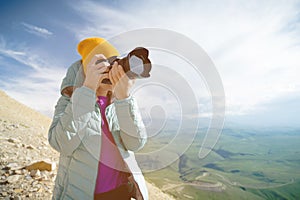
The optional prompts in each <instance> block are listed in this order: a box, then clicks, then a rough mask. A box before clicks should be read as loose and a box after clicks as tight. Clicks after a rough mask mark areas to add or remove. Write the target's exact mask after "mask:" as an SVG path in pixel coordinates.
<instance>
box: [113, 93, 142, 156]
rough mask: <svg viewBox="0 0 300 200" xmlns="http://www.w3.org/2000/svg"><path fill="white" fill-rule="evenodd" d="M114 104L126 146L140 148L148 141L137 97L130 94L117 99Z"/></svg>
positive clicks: (133, 149) (127, 147)
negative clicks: (124, 97)
mask: <svg viewBox="0 0 300 200" xmlns="http://www.w3.org/2000/svg"><path fill="white" fill-rule="evenodd" d="M114 104H115V108H116V115H117V119H118V123H119V126H120V137H121V139H122V142H123V144H124V146H125V148H126V149H127V150H130V151H138V150H140V149H141V148H143V146H144V145H145V143H146V141H147V133H146V128H145V125H144V123H143V120H142V117H141V114H140V111H139V109H138V105H137V102H136V100H135V98H134V97H132V96H130V97H128V98H126V99H123V100H115V101H114Z"/></svg>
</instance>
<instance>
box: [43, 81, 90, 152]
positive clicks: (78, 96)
mask: <svg viewBox="0 0 300 200" xmlns="http://www.w3.org/2000/svg"><path fill="white" fill-rule="evenodd" d="M93 112H95V92H94V91H92V90H91V89H89V88H87V87H84V86H82V87H80V88H77V89H76V90H75V91H74V93H73V95H72V97H71V99H70V98H69V97H66V96H61V97H60V99H59V100H58V102H57V105H56V107H55V112H54V117H53V121H52V124H51V126H50V128H49V132H48V141H49V143H50V145H51V146H52V147H53V148H54V149H55V150H57V151H58V152H60V153H62V154H65V155H71V154H72V153H73V152H74V150H75V149H76V148H77V147H78V146H79V145H80V143H81V142H82V140H83V138H84V137H85V134H86V132H87V131H86V127H87V126H88V122H89V120H90V119H91V116H92V114H93Z"/></svg>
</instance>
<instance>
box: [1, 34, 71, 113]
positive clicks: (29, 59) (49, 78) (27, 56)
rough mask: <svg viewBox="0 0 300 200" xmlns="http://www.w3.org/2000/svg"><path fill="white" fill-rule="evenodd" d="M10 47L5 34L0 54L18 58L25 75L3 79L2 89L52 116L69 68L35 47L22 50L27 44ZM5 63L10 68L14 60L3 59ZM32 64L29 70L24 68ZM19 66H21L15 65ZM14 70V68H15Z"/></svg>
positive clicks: (2, 63) (17, 62) (17, 60)
mask: <svg viewBox="0 0 300 200" xmlns="http://www.w3.org/2000/svg"><path fill="white" fill-rule="evenodd" d="M16 48H17V50H14V49H10V46H7V45H6V42H5V40H4V38H3V37H2V38H1V43H0V54H2V55H4V56H5V57H7V58H10V59H13V60H14V61H16V62H15V63H16V64H15V65H17V66H18V65H19V67H20V71H22V72H23V73H24V72H25V71H26V73H24V75H22V76H19V77H17V78H15V77H13V78H10V77H11V76H8V77H7V78H5V79H3V80H0V85H1V89H2V90H4V91H5V92H6V93H7V94H8V95H9V96H11V97H13V98H14V99H16V100H17V101H19V102H21V103H23V104H25V105H27V106H29V107H31V108H33V109H35V110H38V111H40V112H42V113H43V114H45V115H47V116H49V117H52V115H53V109H54V106H55V105H54V103H55V102H56V101H57V99H58V97H59V84H60V83H61V80H62V78H63V76H64V74H65V70H64V69H63V68H61V67H59V66H55V65H53V64H52V63H51V62H50V61H49V60H47V58H44V59H43V58H41V57H40V56H39V55H38V54H36V53H34V52H33V51H32V49H30V48H26V51H24V50H20V49H22V48H24V47H22V48H21V47H19V48H18V47H16ZM0 62H1V67H3V68H10V67H11V66H10V65H11V64H12V63H11V62H9V63H7V62H5V60H4V59H2V60H0ZM26 66H27V67H28V70H25V69H21V68H22V67H26ZM15 68H17V67H15ZM11 72H13V71H11Z"/></svg>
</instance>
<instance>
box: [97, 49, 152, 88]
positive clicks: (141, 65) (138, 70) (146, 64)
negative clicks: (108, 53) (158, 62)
mask: <svg viewBox="0 0 300 200" xmlns="http://www.w3.org/2000/svg"><path fill="white" fill-rule="evenodd" d="M148 56H149V51H148V49H146V48H144V47H136V48H135V49H133V50H132V51H130V52H129V53H128V54H127V56H125V57H123V58H118V57H117V56H113V57H110V58H107V59H100V60H98V61H97V62H96V64H98V63H101V62H103V61H105V62H108V63H109V64H110V66H109V67H108V69H109V70H110V69H111V68H112V65H113V63H114V62H115V61H117V62H118V64H119V65H121V66H122V67H123V69H124V72H125V73H126V75H127V76H128V78H130V79H142V78H148V77H150V71H151V67H152V65H151V61H150V59H149V58H148ZM102 83H105V84H111V81H110V80H109V79H103V80H102Z"/></svg>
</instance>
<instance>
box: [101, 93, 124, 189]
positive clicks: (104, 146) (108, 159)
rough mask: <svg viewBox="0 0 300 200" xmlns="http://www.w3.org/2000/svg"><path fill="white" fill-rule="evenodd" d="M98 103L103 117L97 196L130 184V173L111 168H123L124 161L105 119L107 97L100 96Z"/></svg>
mask: <svg viewBox="0 0 300 200" xmlns="http://www.w3.org/2000/svg"><path fill="white" fill-rule="evenodd" d="M97 103H98V105H99V107H100V112H101V117H102V122H101V127H102V135H101V153H100V161H99V166H98V176H97V181H96V187H95V194H99V193H103V192H108V191H110V190H113V189H115V188H117V187H119V186H121V185H122V184H125V183H127V182H128V179H127V177H128V173H126V172H123V171H119V170H117V169H113V168H111V166H122V165H123V162H124V161H123V158H122V157H121V154H120V152H119V150H118V147H117V146H116V144H115V141H114V138H113V136H112V134H111V132H110V131H109V127H108V124H107V120H106V117H105V108H106V107H107V97H104V96H99V97H98V100H97ZM101 161H102V162H101Z"/></svg>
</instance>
